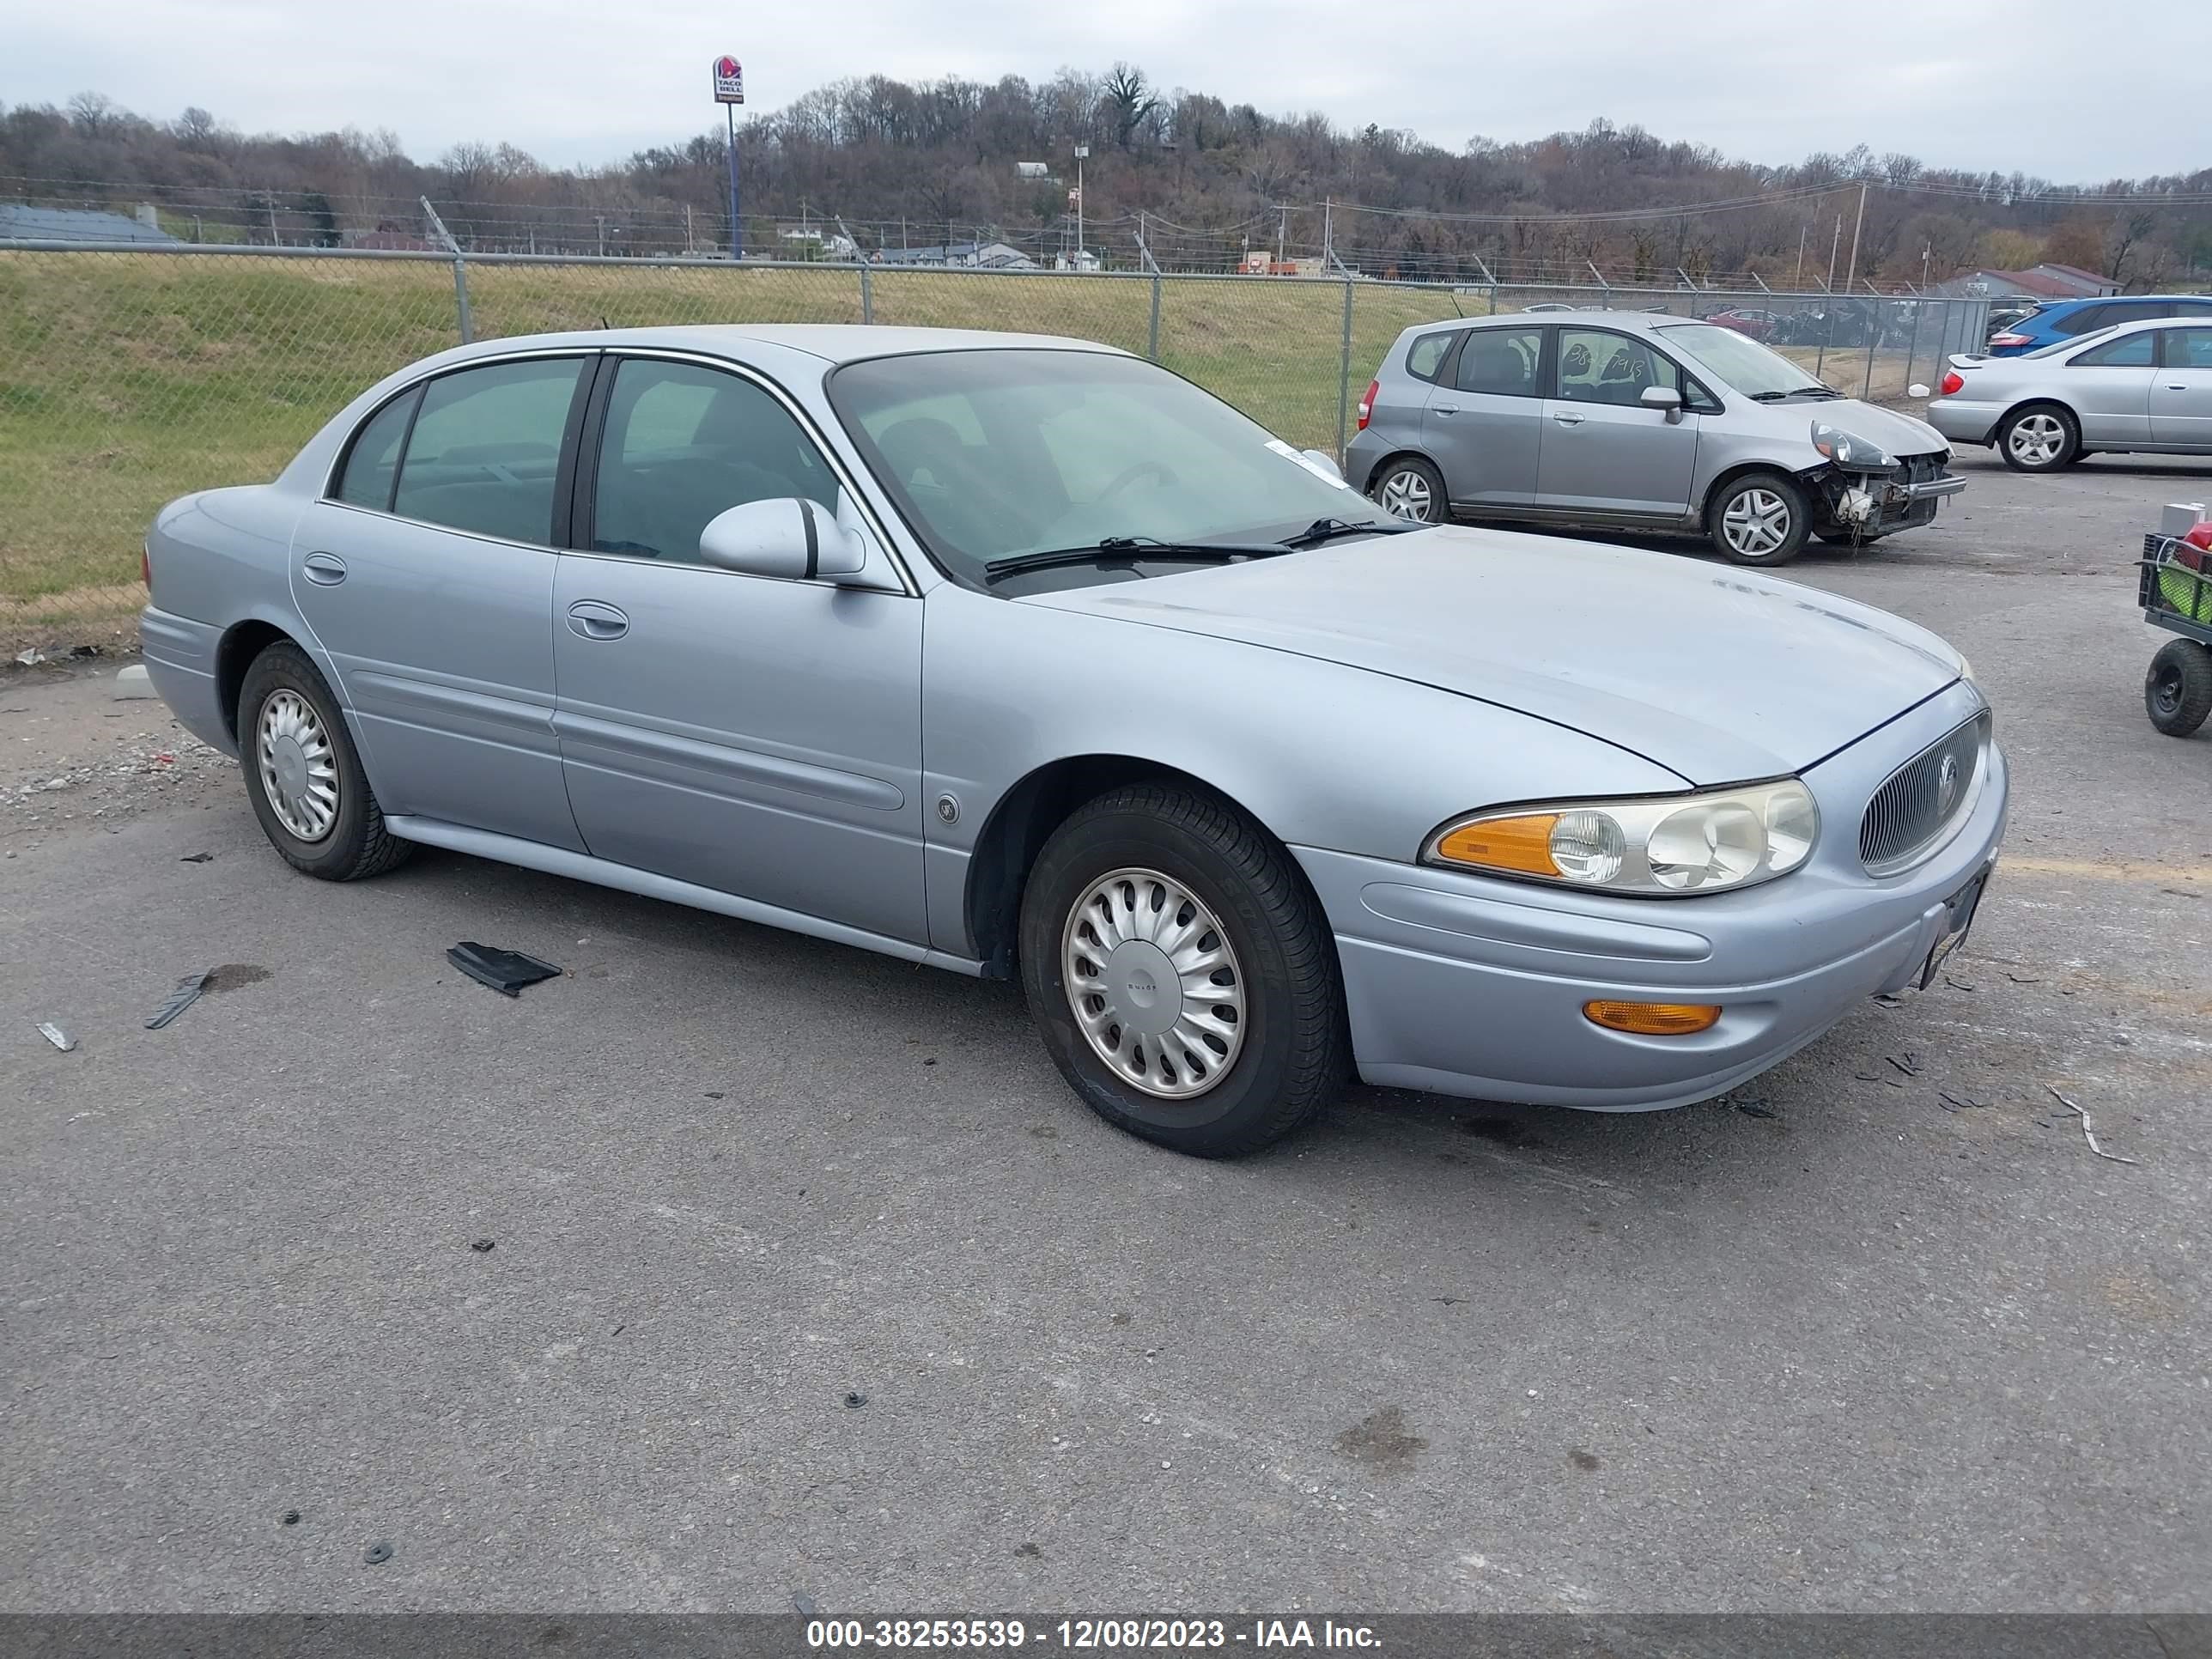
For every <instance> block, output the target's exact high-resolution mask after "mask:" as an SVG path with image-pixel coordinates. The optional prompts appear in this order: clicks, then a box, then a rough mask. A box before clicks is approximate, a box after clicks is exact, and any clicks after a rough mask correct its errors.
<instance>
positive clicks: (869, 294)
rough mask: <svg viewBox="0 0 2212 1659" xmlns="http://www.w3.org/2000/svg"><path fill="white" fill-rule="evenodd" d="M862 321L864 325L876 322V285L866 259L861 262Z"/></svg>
mask: <svg viewBox="0 0 2212 1659" xmlns="http://www.w3.org/2000/svg"><path fill="white" fill-rule="evenodd" d="M860 320H861V321H862V322H864V323H872V322H874V321H875V320H876V285H875V283H874V282H873V281H872V279H871V278H870V276H869V274H868V262H867V261H866V259H863V260H861V261H860Z"/></svg>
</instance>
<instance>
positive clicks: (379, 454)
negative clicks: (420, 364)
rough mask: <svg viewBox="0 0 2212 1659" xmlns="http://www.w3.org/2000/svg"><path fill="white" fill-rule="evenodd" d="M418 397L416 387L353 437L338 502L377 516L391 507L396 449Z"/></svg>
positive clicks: (402, 441)
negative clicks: (373, 511) (369, 510)
mask: <svg viewBox="0 0 2212 1659" xmlns="http://www.w3.org/2000/svg"><path fill="white" fill-rule="evenodd" d="M421 398H422V391H421V389H420V388H419V387H418V388H416V390H415V391H412V392H406V393H404V395H402V396H400V397H397V398H393V399H392V401H391V402H390V403H388V404H385V406H384V407H383V408H381V409H380V410H377V411H376V413H375V414H374V415H372V416H369V417H368V421H367V422H364V423H363V425H362V428H361V430H360V431H359V432H357V433H356V434H355V435H354V440H353V447H351V448H350V449H349V450H347V452H346V463H345V471H344V472H343V473H342V474H341V475H340V476H339V478H338V487H337V499H338V500H339V501H350V502H352V503H353V505H354V506H356V507H375V508H376V509H377V510H378V511H380V512H382V511H384V510H386V509H387V508H389V507H391V505H392V481H393V480H394V479H395V478H396V477H398V473H399V446H400V445H401V444H402V443H404V441H406V438H407V422H409V421H410V420H412V419H413V418H414V416H415V405H416V403H417V402H418V401H420V399H421Z"/></svg>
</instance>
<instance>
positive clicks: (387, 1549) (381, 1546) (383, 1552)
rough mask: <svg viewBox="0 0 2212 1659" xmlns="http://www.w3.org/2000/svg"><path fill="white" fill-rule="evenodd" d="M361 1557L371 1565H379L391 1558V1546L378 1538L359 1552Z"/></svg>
mask: <svg viewBox="0 0 2212 1659" xmlns="http://www.w3.org/2000/svg"><path fill="white" fill-rule="evenodd" d="M361 1559H362V1560H364V1561H366V1562H368V1565H370V1566H372V1567H380V1566H382V1565H384V1564H385V1563H386V1561H389V1560H390V1559H392V1546H391V1545H389V1544H387V1543H386V1542H385V1541H383V1540H382V1539H381V1538H380V1539H378V1540H377V1541H375V1542H374V1544H371V1545H370V1546H369V1547H368V1548H367V1549H365V1550H363V1551H362V1553H361Z"/></svg>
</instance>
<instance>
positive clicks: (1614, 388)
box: [1559, 328, 1727, 404]
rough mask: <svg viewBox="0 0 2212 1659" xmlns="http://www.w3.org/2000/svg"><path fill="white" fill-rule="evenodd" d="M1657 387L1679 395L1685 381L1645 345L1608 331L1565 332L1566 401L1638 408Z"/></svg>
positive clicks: (1562, 391)
mask: <svg viewBox="0 0 2212 1659" xmlns="http://www.w3.org/2000/svg"><path fill="white" fill-rule="evenodd" d="M1721 332H1723V333H1725V332H1727V331H1726V330H1725V329H1723V330H1722V331H1721ZM1646 386H1670V387H1672V388H1673V389H1674V390H1675V391H1677V392H1679V391H1680V390H1681V389H1682V381H1681V376H1680V374H1679V373H1678V372H1677V371H1676V369H1675V368H1674V364H1673V363H1672V362H1669V361H1668V359H1667V358H1664V357H1662V356H1660V355H1659V354H1658V353H1657V352H1656V351H1654V350H1653V349H1651V348H1650V346H1648V345H1646V344H1644V342H1643V341H1641V340H1632V339H1630V338H1629V337H1627V336H1626V335H1625V334H1613V333H1611V332H1608V331H1606V330H1604V329H1595V328H1563V329H1561V330H1560V331H1559V396H1560V397H1561V398H1565V399H1566V400H1568V401H1569V402H1571V403H1581V404H1634V403H1639V402H1641V401H1642V399H1643V397H1644V388H1645V387H1646Z"/></svg>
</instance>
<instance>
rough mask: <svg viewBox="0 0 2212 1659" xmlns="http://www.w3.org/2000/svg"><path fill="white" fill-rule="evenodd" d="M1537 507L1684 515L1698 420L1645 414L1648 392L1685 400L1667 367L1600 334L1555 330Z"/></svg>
mask: <svg viewBox="0 0 2212 1659" xmlns="http://www.w3.org/2000/svg"><path fill="white" fill-rule="evenodd" d="M1558 334H1559V341H1558V344H1557V345H1556V347H1555V348H1554V350H1553V357H1554V360H1555V365H1556V367H1555V369H1554V373H1553V382H1552V396H1551V397H1550V398H1547V400H1546V401H1545V403H1544V404H1543V415H1544V442H1543V451H1542V457H1541V463H1540V465H1539V466H1538V468H1537V475H1536V476H1537V482H1536V504H1537V505H1538V506H1539V507H1546V508H1551V509H1555V510H1559V511H1586V512H1592V513H1622V514H1632V515H1634V516H1637V517H1639V518H1680V517H1681V516H1683V515H1684V514H1686V513H1688V512H1689V510H1690V487H1691V483H1692V477H1694V475H1695V473H1696V471H1697V462H1698V428H1699V422H1700V420H1701V419H1702V417H1701V416H1699V415H1697V414H1695V413H1692V412H1688V411H1685V412H1684V414H1683V416H1682V417H1681V419H1680V420H1679V421H1669V420H1668V418H1667V416H1666V414H1665V412H1664V411H1663V410H1656V409H1647V408H1645V407H1644V403H1643V397H1644V388H1645V387H1647V386H1671V387H1673V388H1674V390H1676V391H1678V392H1683V394H1684V395H1685V397H1688V396H1690V395H1691V393H1690V391H1689V382H1688V381H1687V380H1686V379H1685V378H1684V376H1683V374H1682V371H1681V370H1680V368H1679V367H1677V366H1676V364H1675V363H1674V360H1673V359H1671V358H1669V357H1668V356H1666V355H1665V354H1664V353H1663V352H1661V351H1658V350H1656V349H1654V348H1653V347H1652V346H1651V345H1650V343H1648V342H1646V341H1644V340H1642V339H1638V338H1637V337H1633V336H1631V335H1626V334H1620V333H1617V332H1615V331H1613V330H1611V329H1605V328H1580V327H1568V328H1561V329H1559V331H1558Z"/></svg>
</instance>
